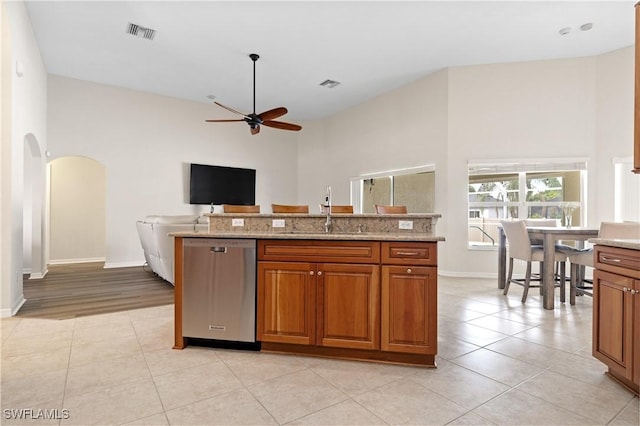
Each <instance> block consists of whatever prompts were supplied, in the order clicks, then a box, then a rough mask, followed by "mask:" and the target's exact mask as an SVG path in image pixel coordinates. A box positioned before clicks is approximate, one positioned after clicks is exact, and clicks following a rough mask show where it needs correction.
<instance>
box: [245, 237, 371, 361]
mask: <svg viewBox="0 0 640 426" xmlns="http://www.w3.org/2000/svg"><path fill="white" fill-rule="evenodd" d="M379 259H380V243H378V242H370V241H365V242H354V241H306V240H304V241H301V240H261V241H259V242H258V307H257V312H258V318H257V328H258V333H257V335H258V340H260V341H262V342H279V343H293V344H302V345H318V346H327V347H341V348H358V349H377V348H379V347H380V338H379V336H380V332H379V327H380V319H379V317H380V308H379V306H380V268H379V266H378V263H379Z"/></svg>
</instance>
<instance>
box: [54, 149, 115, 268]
mask: <svg viewBox="0 0 640 426" xmlns="http://www.w3.org/2000/svg"><path fill="white" fill-rule="evenodd" d="M49 194H50V195H49V250H48V252H49V263H50V264H67V263H83V262H103V261H104V260H105V253H106V237H105V224H106V208H105V206H106V168H105V166H104V165H103V164H101V163H100V162H98V161H96V160H94V159H91V158H87V157H80V156H68V157H60V158H57V159H55V160H52V161H51V162H50V163H49Z"/></svg>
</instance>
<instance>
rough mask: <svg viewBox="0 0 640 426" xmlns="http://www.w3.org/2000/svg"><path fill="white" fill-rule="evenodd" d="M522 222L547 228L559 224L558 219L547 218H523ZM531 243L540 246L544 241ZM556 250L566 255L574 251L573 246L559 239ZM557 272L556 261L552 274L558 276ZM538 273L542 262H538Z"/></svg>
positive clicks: (557, 264) (558, 268) (558, 266)
mask: <svg viewBox="0 0 640 426" xmlns="http://www.w3.org/2000/svg"><path fill="white" fill-rule="evenodd" d="M524 222H525V224H526V225H527V226H543V227H549V228H557V227H558V226H560V219H548V218H541V219H525V220H524ZM531 245H534V246H542V245H544V241H542V240H531ZM556 250H559V251H562V252H564V253H565V254H567V255H568V254H569V253H574V252H575V251H576V250H575V249H574V248H573V247H571V246H567V245H565V244H562V243H561V242H559V241H558V242H556ZM565 265H566V264H565ZM559 273H560V264H559V263H556V265H555V267H554V275H555V276H556V278H557V277H558V274H559ZM540 274H542V263H540ZM565 279H566V278H565Z"/></svg>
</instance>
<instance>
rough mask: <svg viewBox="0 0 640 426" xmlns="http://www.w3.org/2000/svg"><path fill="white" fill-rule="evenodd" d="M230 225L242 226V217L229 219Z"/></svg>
mask: <svg viewBox="0 0 640 426" xmlns="http://www.w3.org/2000/svg"><path fill="white" fill-rule="evenodd" d="M231 226H244V219H238V218H233V219H231Z"/></svg>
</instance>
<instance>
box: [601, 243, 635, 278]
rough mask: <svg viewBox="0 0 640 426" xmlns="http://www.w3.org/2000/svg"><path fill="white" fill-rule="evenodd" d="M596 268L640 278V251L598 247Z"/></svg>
mask: <svg viewBox="0 0 640 426" xmlns="http://www.w3.org/2000/svg"><path fill="white" fill-rule="evenodd" d="M595 267H596V269H600V270H602V271H608V272H613V273H616V274H620V275H625V276H627V277H632V278H640V251H638V250H629V249H623V248H618V247H609V246H600V245H596V247H595Z"/></svg>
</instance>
